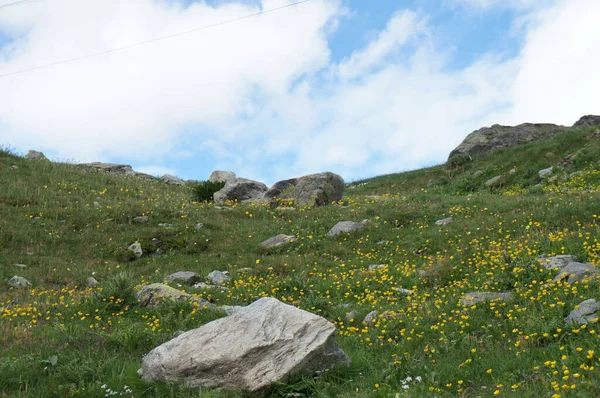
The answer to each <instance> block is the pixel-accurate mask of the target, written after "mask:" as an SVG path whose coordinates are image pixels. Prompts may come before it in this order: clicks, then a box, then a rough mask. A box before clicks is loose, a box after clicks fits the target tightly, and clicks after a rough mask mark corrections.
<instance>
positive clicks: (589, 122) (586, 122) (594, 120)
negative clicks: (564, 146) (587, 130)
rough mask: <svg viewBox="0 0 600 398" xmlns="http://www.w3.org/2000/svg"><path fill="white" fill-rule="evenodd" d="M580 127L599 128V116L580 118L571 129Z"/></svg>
mask: <svg viewBox="0 0 600 398" xmlns="http://www.w3.org/2000/svg"><path fill="white" fill-rule="evenodd" d="M581 126H600V116H596V115H586V116H582V117H581V118H580V119H579V120H578V121H577V122H575V124H574V125H573V127H581Z"/></svg>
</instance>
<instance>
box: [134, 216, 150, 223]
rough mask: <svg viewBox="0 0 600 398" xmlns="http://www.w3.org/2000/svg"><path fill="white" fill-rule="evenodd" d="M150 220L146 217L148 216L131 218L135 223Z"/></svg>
mask: <svg viewBox="0 0 600 398" xmlns="http://www.w3.org/2000/svg"><path fill="white" fill-rule="evenodd" d="M149 220H150V218H148V216H137V217H135V218H134V219H133V221H134V222H137V223H145V222H148V221H149Z"/></svg>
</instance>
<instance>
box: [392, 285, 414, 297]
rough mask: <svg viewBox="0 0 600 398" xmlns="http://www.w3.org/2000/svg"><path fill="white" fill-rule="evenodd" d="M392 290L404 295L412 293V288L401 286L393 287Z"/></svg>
mask: <svg viewBox="0 0 600 398" xmlns="http://www.w3.org/2000/svg"><path fill="white" fill-rule="evenodd" d="M394 290H395V291H397V292H398V293H400V294H404V295H405V296H411V295H412V294H413V291H412V290H408V289H404V288H402V287H395V288H394Z"/></svg>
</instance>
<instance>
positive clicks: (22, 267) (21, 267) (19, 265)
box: [13, 264, 27, 269]
mask: <svg viewBox="0 0 600 398" xmlns="http://www.w3.org/2000/svg"><path fill="white" fill-rule="evenodd" d="M13 267H17V268H20V269H25V268H27V266H26V265H25V264H13Z"/></svg>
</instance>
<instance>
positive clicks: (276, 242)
mask: <svg viewBox="0 0 600 398" xmlns="http://www.w3.org/2000/svg"><path fill="white" fill-rule="evenodd" d="M295 240H296V237H295V236H294V235H284V234H279V235H276V236H273V237H272V238H269V239H267V240H265V241H264V242H261V243H259V246H260V247H262V248H265V249H268V248H271V247H277V246H281V245H285V244H286V243H290V242H294V241H295Z"/></svg>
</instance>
